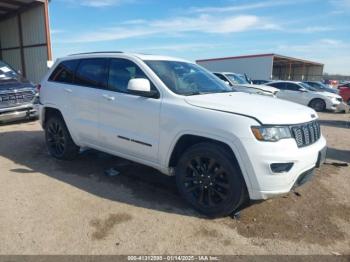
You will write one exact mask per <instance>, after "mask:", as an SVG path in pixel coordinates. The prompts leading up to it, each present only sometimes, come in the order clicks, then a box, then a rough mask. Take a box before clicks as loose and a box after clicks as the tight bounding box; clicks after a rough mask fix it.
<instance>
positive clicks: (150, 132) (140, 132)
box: [99, 58, 161, 162]
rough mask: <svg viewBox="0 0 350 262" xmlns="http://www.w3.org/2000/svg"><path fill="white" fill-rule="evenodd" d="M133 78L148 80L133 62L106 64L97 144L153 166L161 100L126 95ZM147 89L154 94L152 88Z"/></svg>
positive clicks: (120, 59) (156, 152)
mask: <svg viewBox="0 0 350 262" xmlns="http://www.w3.org/2000/svg"><path fill="white" fill-rule="evenodd" d="M133 78H146V79H148V80H150V78H149V77H148V76H147V75H146V74H145V73H144V72H143V71H142V70H141V68H140V67H139V66H138V65H136V64H135V63H134V62H132V61H130V60H128V59H122V58H113V59H111V60H110V64H109V77H108V88H107V90H104V92H103V94H102V95H100V98H99V100H100V102H101V105H100V120H101V122H100V128H101V129H100V141H101V143H102V146H103V147H104V148H108V149H109V150H112V151H114V152H116V153H122V154H126V155H130V156H133V157H137V158H141V159H144V160H147V161H151V162H157V159H158V145H159V118H160V106H161V99H160V98H159V97H158V98H148V97H142V96H139V95H134V94H131V93H129V92H128V90H127V86H128V82H129V80H130V79H133ZM151 83H152V82H151ZM151 88H152V89H154V90H156V91H157V92H158V90H157V89H156V87H155V86H154V85H153V84H151ZM158 94H159V92H158Z"/></svg>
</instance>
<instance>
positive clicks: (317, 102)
mask: <svg viewBox="0 0 350 262" xmlns="http://www.w3.org/2000/svg"><path fill="white" fill-rule="evenodd" d="M309 106H310V107H311V108H312V109H314V110H315V111H317V112H322V111H325V110H326V103H325V101H323V100H322V99H319V98H317V99H314V100H312V101H311V102H310V104H309Z"/></svg>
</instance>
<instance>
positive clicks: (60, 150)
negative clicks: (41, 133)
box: [45, 116, 80, 160]
mask: <svg viewBox="0 0 350 262" xmlns="http://www.w3.org/2000/svg"><path fill="white" fill-rule="evenodd" d="M45 138H46V145H47V148H48V150H49V153H50V155H52V156H53V157H55V158H58V159H61V160H71V159H74V158H76V157H77V156H78V154H79V150H80V148H79V147H78V146H77V145H76V144H75V143H74V142H73V140H72V137H71V136H70V134H69V131H68V129H67V126H66V124H65V123H64V121H63V119H62V118H61V117H59V116H53V117H50V118H49V119H48V120H47V122H46V124H45Z"/></svg>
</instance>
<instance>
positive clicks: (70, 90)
mask: <svg viewBox="0 0 350 262" xmlns="http://www.w3.org/2000/svg"><path fill="white" fill-rule="evenodd" d="M64 91H66V92H67V93H72V92H73V90H72V89H70V88H65V89H64Z"/></svg>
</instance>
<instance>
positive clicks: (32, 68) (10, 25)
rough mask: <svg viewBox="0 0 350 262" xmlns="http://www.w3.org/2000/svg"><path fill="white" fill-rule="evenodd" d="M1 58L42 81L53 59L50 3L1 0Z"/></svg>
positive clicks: (29, 0) (39, 0) (28, 0)
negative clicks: (49, 13) (49, 62)
mask: <svg viewBox="0 0 350 262" xmlns="http://www.w3.org/2000/svg"><path fill="white" fill-rule="evenodd" d="M0 59H1V60H3V61H5V62H6V63H8V64H9V65H11V66H12V67H13V68H14V69H16V70H20V71H21V72H22V75H23V76H24V77H26V78H27V79H29V80H31V81H33V82H34V83H37V82H39V81H40V79H41V77H42V76H43V75H44V74H45V72H46V70H47V61H48V60H51V59H52V54H51V43H50V28H49V15H48V0H0Z"/></svg>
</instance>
